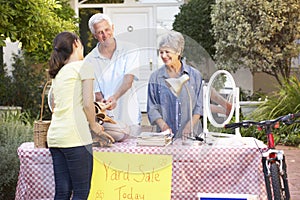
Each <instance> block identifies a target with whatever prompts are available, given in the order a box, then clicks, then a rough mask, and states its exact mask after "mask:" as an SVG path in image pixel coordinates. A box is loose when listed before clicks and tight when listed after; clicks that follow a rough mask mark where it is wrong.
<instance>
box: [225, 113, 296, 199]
mask: <svg viewBox="0 0 300 200" xmlns="http://www.w3.org/2000/svg"><path fill="white" fill-rule="evenodd" d="M298 117H300V113H296V114H287V115H283V116H280V117H278V118H276V119H271V120H264V121H252V120H244V121H241V122H237V123H229V124H226V125H225V126H224V128H227V129H228V128H230V129H235V128H240V127H241V128H249V127H250V126H256V127H257V128H258V130H259V131H265V133H266V136H267V149H266V150H265V151H264V152H262V151H261V153H262V166H263V173H264V179H265V185H266V191H267V197H268V200H272V199H274V200H289V199H290V191H289V186H288V177H287V165H286V162H285V156H284V152H283V150H277V149H275V142H274V136H273V129H275V128H279V125H280V122H281V123H283V124H285V125H291V124H293V123H296V122H300V121H299V120H296V119H297V118H298ZM270 183H272V185H271V184H270ZM271 186H272V187H271ZM272 190H273V193H272ZM272 194H273V195H272ZM272 197H273V198H272Z"/></svg>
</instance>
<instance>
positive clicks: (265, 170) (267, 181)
mask: <svg viewBox="0 0 300 200" xmlns="http://www.w3.org/2000/svg"><path fill="white" fill-rule="evenodd" d="M261 161H262V166H263V173H264V179H265V186H266V192H267V198H268V200H272V191H271V182H270V177H269V174H268V167H267V165H266V157H262V160H261Z"/></svg>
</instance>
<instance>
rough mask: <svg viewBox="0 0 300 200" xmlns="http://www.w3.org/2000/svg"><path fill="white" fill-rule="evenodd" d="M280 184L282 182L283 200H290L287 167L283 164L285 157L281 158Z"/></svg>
mask: <svg viewBox="0 0 300 200" xmlns="http://www.w3.org/2000/svg"><path fill="white" fill-rule="evenodd" d="M282 164H283V165H282V169H283V174H282V176H281V177H282V182H283V191H284V199H285V200H289V199H290V190H289V184H288V177H287V167H286V162H285V156H283V163H282Z"/></svg>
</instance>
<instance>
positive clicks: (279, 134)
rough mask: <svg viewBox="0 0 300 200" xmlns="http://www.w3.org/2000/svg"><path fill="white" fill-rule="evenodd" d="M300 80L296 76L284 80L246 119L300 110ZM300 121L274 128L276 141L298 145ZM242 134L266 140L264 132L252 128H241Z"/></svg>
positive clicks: (258, 119) (267, 117)
mask: <svg viewBox="0 0 300 200" xmlns="http://www.w3.org/2000/svg"><path fill="white" fill-rule="evenodd" d="M299 91H300V82H299V80H298V78H297V77H295V76H294V77H291V78H290V80H289V82H285V83H284V84H283V85H282V86H281V87H280V88H279V90H278V91H277V92H274V93H273V94H272V95H271V96H269V97H268V100H267V101H264V102H263V103H262V104H261V105H260V106H259V107H258V108H257V109H256V110H255V111H254V112H253V113H252V114H251V115H249V117H248V119H254V120H256V121H261V120H266V119H275V118H277V117H279V116H282V115H286V114H289V113H297V112H300V93H299ZM299 127H300V123H295V124H292V125H289V126H286V125H282V126H281V127H280V128H279V129H275V130H274V138H275V142H276V143H282V144H288V145H294V146H298V145H299V144H300V131H299ZM253 128H254V127H253ZM242 133H243V135H244V136H250V135H251V136H255V137H257V138H258V139H261V140H263V141H265V140H266V136H265V133H264V132H261V131H260V132H258V131H257V130H254V129H248V130H246V129H243V130H242Z"/></svg>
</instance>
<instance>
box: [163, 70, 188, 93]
mask: <svg viewBox="0 0 300 200" xmlns="http://www.w3.org/2000/svg"><path fill="white" fill-rule="evenodd" d="M189 79H190V77H189V76H188V75H187V74H183V75H182V76H180V77H179V78H168V79H166V83H167V85H168V87H169V89H170V90H171V92H172V93H173V94H174V95H175V96H177V97H178V96H179V95H180V92H181V89H182V86H183V85H184V84H185V83H186V82H187V81H188V80H189Z"/></svg>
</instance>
